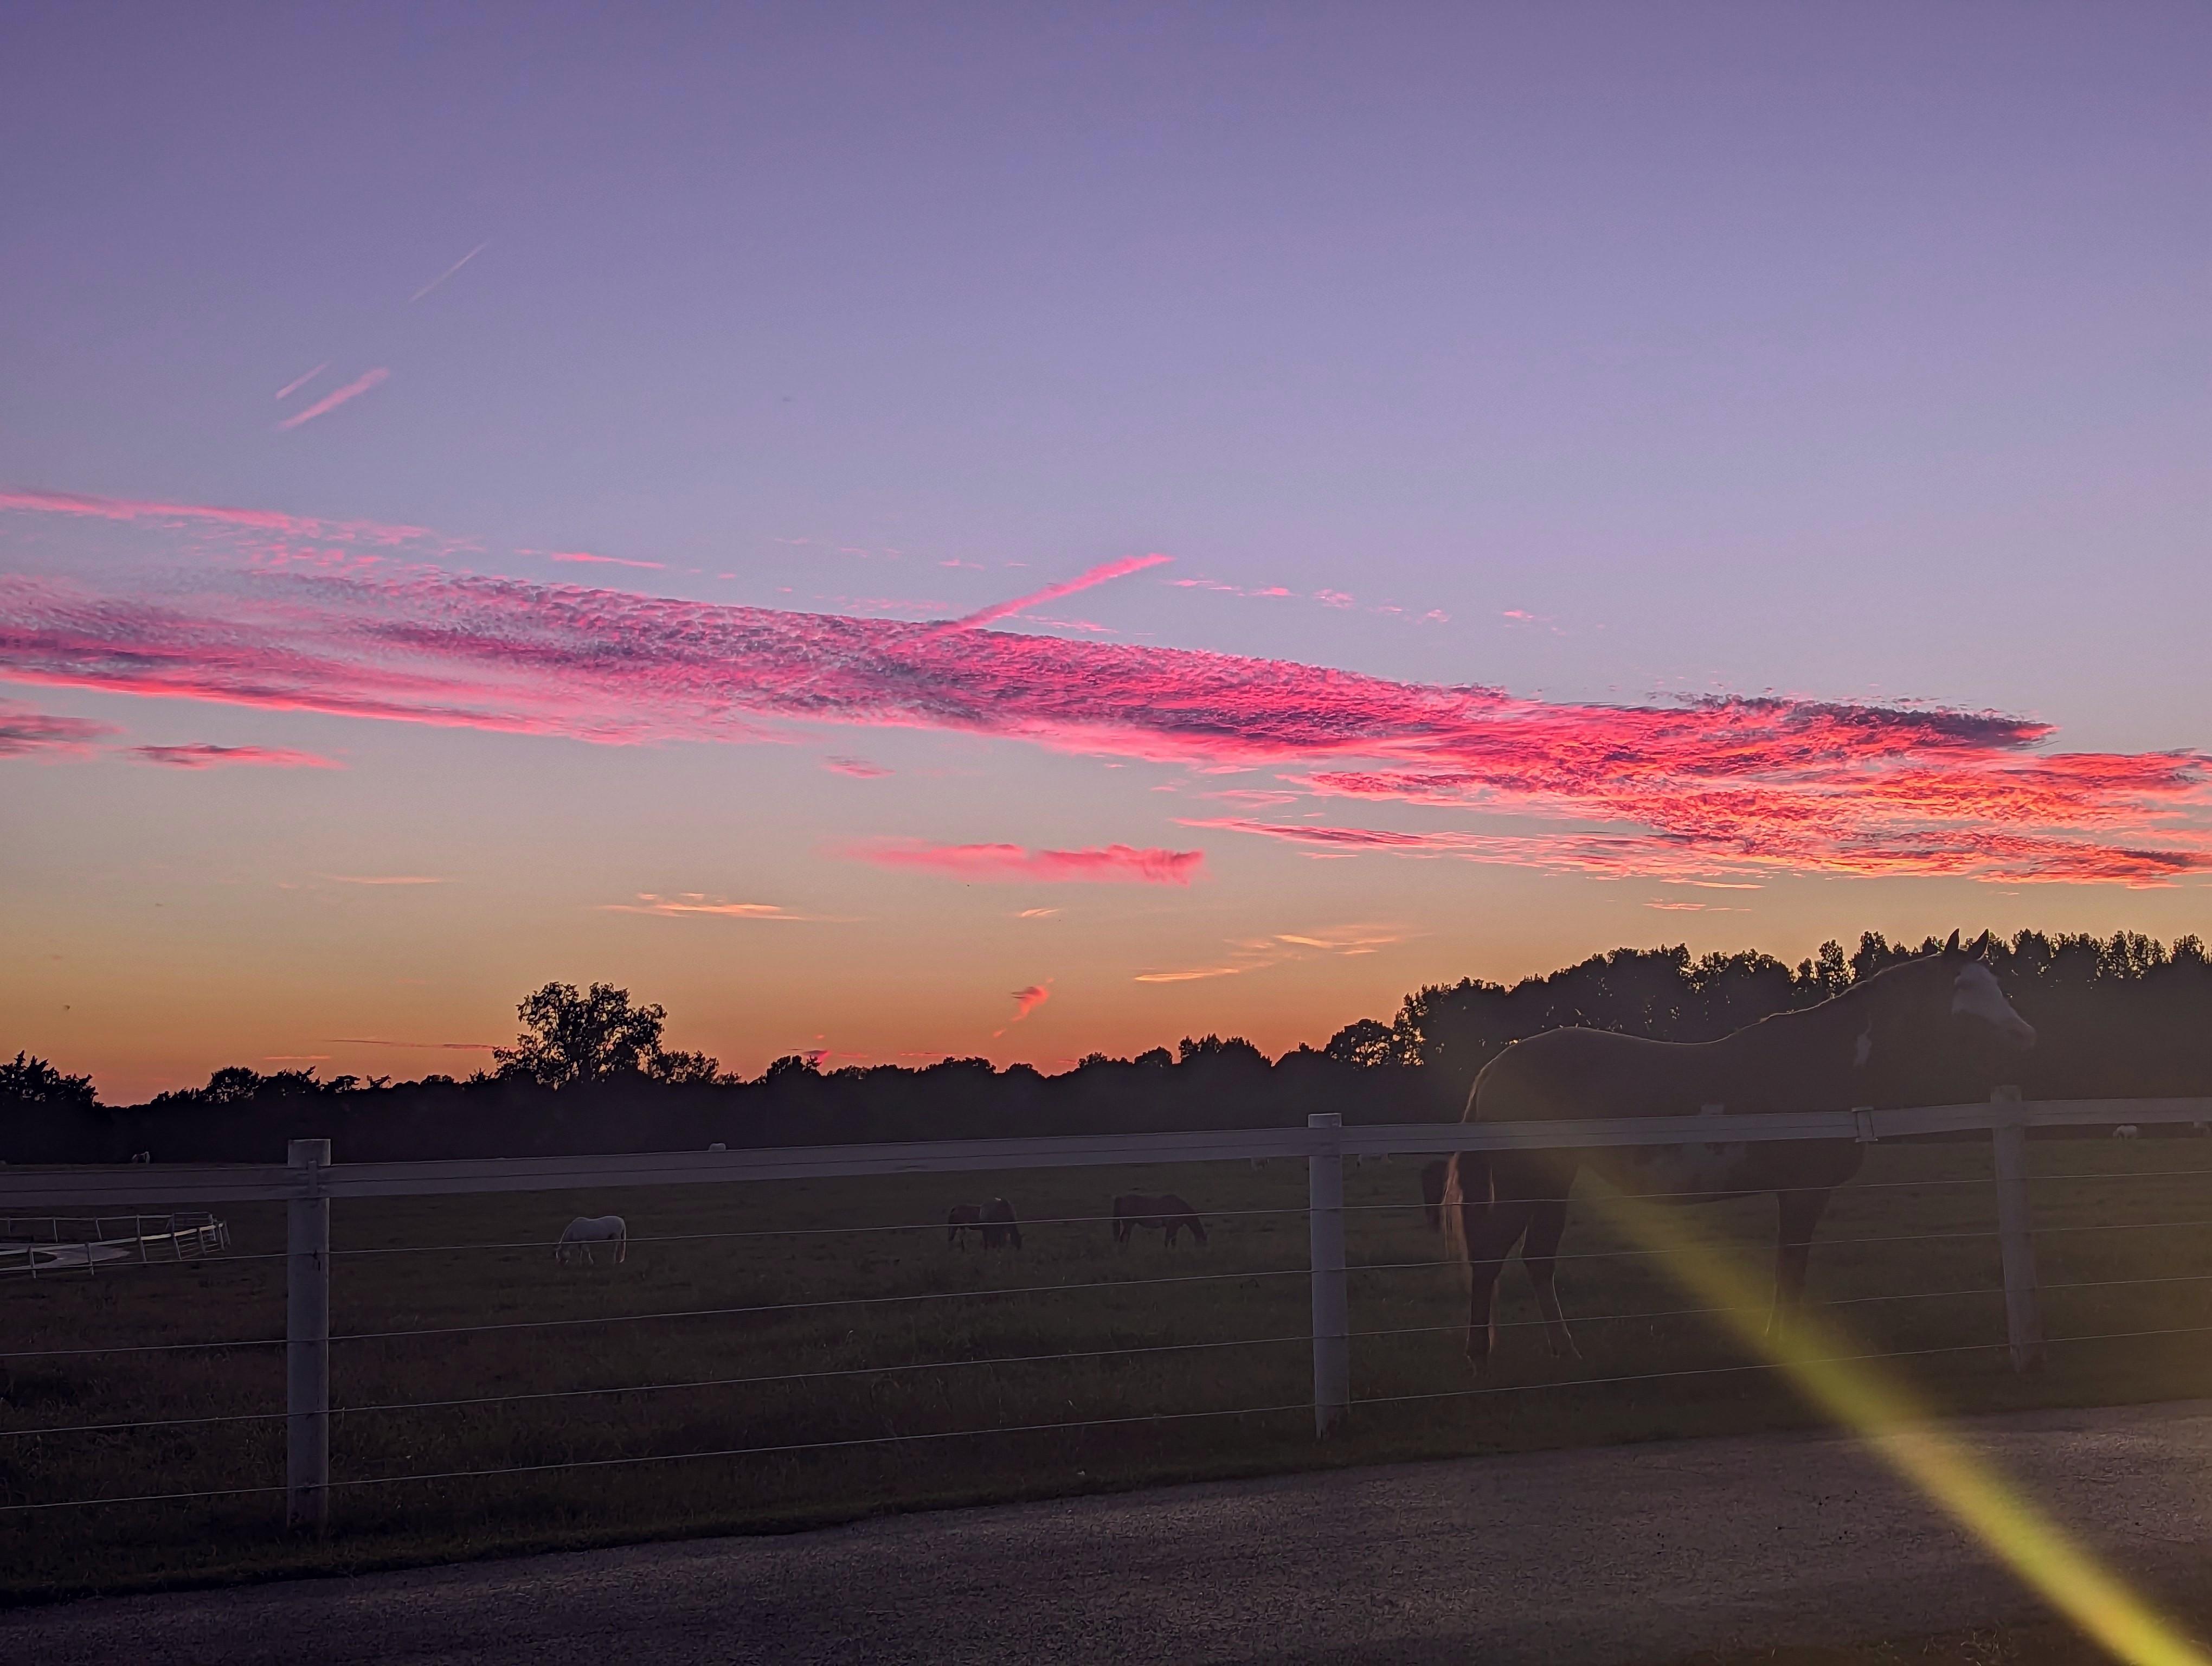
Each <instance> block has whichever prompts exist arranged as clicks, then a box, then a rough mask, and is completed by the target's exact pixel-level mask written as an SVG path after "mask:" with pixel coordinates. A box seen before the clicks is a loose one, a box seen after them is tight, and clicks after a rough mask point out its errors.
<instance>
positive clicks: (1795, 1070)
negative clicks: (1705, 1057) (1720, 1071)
mask: <svg viewBox="0 0 2212 1666" xmlns="http://www.w3.org/2000/svg"><path fill="white" fill-rule="evenodd" d="M1875 995H1876V992H1875V989H1874V988H1873V987H1872V985H1871V983H1870V982H1869V984H1868V985H1865V986H1863V987H1862V988H1857V989H1850V990H1846V991H1845V992H1844V994H1840V995H1838V996H1836V997H1834V998H1833V999H1832V1000H1824V1001H1822V1002H1821V1003H1820V1005H1819V1006H1808V1007H1805V1008H1802V1010H1800V1011H1797V1012H1777V1013H1774V1014H1773V1015H1772V1016H1771V1017H1768V1018H1761V1019H1760V1020H1759V1022H1758V1023H1756V1024H1753V1025H1746V1026H1745V1027H1744V1028H1743V1029H1741V1030H1738V1031H1735V1032H1734V1033H1733V1034H1731V1035H1727V1036H1723V1037H1721V1038H1720V1040H1718V1041H1717V1042H1713V1043H1709V1045H1711V1048H1712V1049H1713V1050H1714V1053H1715V1054H1716V1055H1717V1056H1719V1057H1721V1058H1723V1059H1724V1060H1726V1061H1727V1062H1728V1064H1729V1066H1730V1067H1731V1069H1730V1071H1729V1073H1730V1074H1731V1075H1738V1076H1741V1077H1742V1078H1743V1079H1744V1080H1745V1082H1746V1084H1747V1088H1749V1089H1750V1091H1749V1092H1747V1097H1759V1098H1768V1099H1771V1098H1772V1097H1774V1089H1775V1086H1776V1085H1778V1084H1785V1083H1802V1084H1803V1088H1802V1093H1800V1094H1798V1095H1795V1096H1790V1097H1802V1098H1803V1099H1804V1100H1805V1102H1806V1104H1807V1106H1808V1108H1811V1109H1824V1108H1825V1109H1832V1108H1833V1104H1834V1103H1835V1102H1839V1101H1842V1100H1844V1099H1845V1098H1847V1097H1848V1096H1849V1095H1850V1091H1851V1087H1852V1085H1853V1084H1854V1082H1855V1079H1856V1078H1857V1074H1858V1070H1857V1063H1858V1061H1857V1052H1858V1043H1859V1038H1860V1037H1862V1036H1863V1035H1865V1034H1866V1033H1867V1028H1868V1025H1869V1024H1870V1023H1874V1022H1876V1021H1878V1018H1877V1014H1878V1009H1879V1006H1880V1005H1881V1002H1880V1001H1879V1000H1877V999H1875Z"/></svg>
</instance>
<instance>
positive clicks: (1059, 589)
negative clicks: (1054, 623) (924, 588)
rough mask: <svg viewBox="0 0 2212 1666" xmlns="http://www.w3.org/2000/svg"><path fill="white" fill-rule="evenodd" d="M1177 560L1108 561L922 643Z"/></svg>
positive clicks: (958, 622) (998, 605)
mask: <svg viewBox="0 0 2212 1666" xmlns="http://www.w3.org/2000/svg"><path fill="white" fill-rule="evenodd" d="M1174 559H1175V557H1174V556H1122V557H1121V560H1119V561H1109V562H1106V563H1105V564H1104V565H1103V566H1100V567H1094V568H1092V569H1091V570H1090V571H1089V572H1087V573H1079V574H1078V575H1076V576H1075V577H1073V578H1072V579H1068V580H1066V581H1063V582H1061V583H1060V584H1053V585H1047V586H1046V587H1044V588H1043V589H1042V590H1040V591H1037V592H1036V593H1035V594H1033V595H1028V596H1019V597H1017V598H1015V599H1013V600H1012V601H1010V602H994V603H993V604H992V605H990V606H988V607H987V608H984V609H982V610H981V611H980V612H975V613H970V614H969V616H968V617H966V618H964V619H954V620H951V621H950V622H949V623H945V624H941V625H939V627H938V628H937V629H934V630H933V631H931V632H930V633H929V634H928V635H927V636H925V637H923V638H922V640H923V641H935V640H936V639H937V638H938V637H939V636H942V635H945V634H946V633H947V632H949V631H954V630H974V629H977V628H979V627H981V626H983V625H987V624H991V623H995V622H996V621H998V620H1000V619H1003V618H1006V617H1007V616H1008V615H1010V614H1014V613H1022V612H1026V611H1028V610H1029V609H1030V608H1032V607H1035V606H1036V605H1038V604H1039V603H1042V602H1054V601H1058V600H1059V599H1060V598H1061V597H1062V596H1072V595H1073V594H1074V593H1076V592H1077V591H1079V590H1088V589H1090V588H1091V586H1092V585H1094V584H1103V583H1105V582H1106V581H1107V580H1109V579H1118V578H1122V577H1125V576H1126V575H1128V574H1131V573H1140V572H1142V571H1143V570H1144V569H1146V568H1147V567H1158V566H1160V565H1162V564H1163V563H1164V562H1170V561H1173V560H1174Z"/></svg>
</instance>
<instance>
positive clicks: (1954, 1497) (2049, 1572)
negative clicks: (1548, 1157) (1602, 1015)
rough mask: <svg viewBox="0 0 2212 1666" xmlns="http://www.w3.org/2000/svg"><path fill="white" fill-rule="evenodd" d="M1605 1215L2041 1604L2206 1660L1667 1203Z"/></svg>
mask: <svg viewBox="0 0 2212 1666" xmlns="http://www.w3.org/2000/svg"><path fill="white" fill-rule="evenodd" d="M1602 1207H1606V1208H1607V1209H1608V1210H1610V1211H1611V1212H1613V1213H1614V1214H1615V1216H1616V1217H1617V1218H1618V1219H1620V1221H1621V1223H1622V1224H1623V1225H1625V1226H1626V1228H1627V1230H1628V1231H1630V1232H1631V1233H1632V1234H1633V1235H1634V1236H1635V1237H1637V1238H1638V1240H1639V1241H1640V1242H1642V1243H1644V1245H1645V1247H1647V1248H1649V1249H1656V1250H1657V1251H1659V1252H1660V1259H1661V1261H1662V1264H1664V1265H1665V1266H1666V1267H1667V1268H1668V1271H1669V1272H1671V1273H1672V1274H1674V1276H1675V1278H1676V1279H1678V1280H1680V1282H1681V1284H1682V1285H1683V1286H1685V1287H1686V1289H1688V1290H1689V1291H1691V1292H1692V1293H1694V1294H1695V1295H1696V1296H1697V1297H1698V1298H1700V1299H1701V1300H1704V1301H1706V1302H1709V1303H1711V1305H1713V1306H1714V1307H1716V1308H1718V1309H1721V1310H1723V1313H1722V1315H1721V1316H1722V1317H1723V1318H1724V1319H1725V1321H1726V1322H1727V1323H1728V1324H1729V1327H1730V1329H1734V1330H1735V1331H1736V1332H1737V1333H1738V1334H1739V1335H1741V1337H1742V1338H1743V1339H1744V1340H1745V1341H1747V1342H1748V1343H1749V1344H1750V1346H1752V1347H1753V1348H1755V1349H1757V1350H1759V1352H1761V1353H1765V1355H1766V1356H1767V1357H1768V1358H1769V1359H1772V1360H1773V1361H1774V1362H1775V1363H1776V1364H1777V1365H1780V1366H1781V1367H1782V1368H1783V1369H1784V1370H1785V1371H1787V1372H1788V1373H1789V1374H1790V1377H1791V1379H1792V1380H1793V1381H1794V1382H1795V1383H1796V1384H1797V1386H1798V1387H1799V1388H1800V1389H1802V1391H1803V1392H1804V1393H1805V1395H1807V1397H1808V1399H1810V1400H1811V1401H1812V1402H1814V1404H1815V1405H1817V1406H1819V1407H1820V1408H1821V1409H1822V1410H1823V1411H1825V1412H1826V1413H1827V1414H1829V1415H1830V1416H1832V1417H1833V1418H1835V1419H1837V1420H1838V1421H1840V1422H1842V1423H1844V1424H1846V1425H1848V1426H1850V1427H1851V1428H1853V1429H1855V1430H1857V1432H1858V1433H1859V1434H1860V1435H1862V1436H1863V1437H1864V1438H1865V1439H1866V1441H1867V1444H1868V1445H1869V1449H1870V1450H1872V1451H1873V1452H1874V1453H1875V1456H1878V1457H1879V1458H1881V1461H1882V1462H1885V1463H1887V1465H1888V1466H1889V1467H1890V1468H1892V1469H1893V1470H1895V1471H1896V1472H1897V1474H1899V1475H1900V1476H1901V1477H1903V1478H1904V1479H1905V1481H1907V1482H1908V1483H1910V1484H1911V1486H1913V1487H1917V1489H1918V1490H1919V1491H1920V1492H1922V1493H1924V1494H1925V1495H1926V1496H1927V1497H1928V1498H1929V1499H1930V1500H1931V1501H1933V1502H1934V1503H1935V1504H1936V1505H1938V1506H1939V1507H1941V1508H1942V1509H1943V1510H1944V1511H1948V1513H1949V1514H1950V1515H1951V1516H1952V1517H1953V1518H1954V1519H1955V1520H1956V1521H1958V1522H1959V1523H1960V1525H1961V1526H1963V1527H1965V1528H1966V1529H1967V1530H1968V1531H1970V1532H1971V1533H1972V1534H1973V1535H1975V1536H1976V1537H1977V1538H1978V1539H1980V1540H1981V1541H1982V1542H1983V1543H1984V1545H1986V1546H1987V1547H1989V1548H1990V1550H1991V1551H1992V1552H1993V1553H1994V1554H1996V1556H1997V1557H1998V1558H1999V1559H2001V1560H2002V1561H2003V1562H2004V1563H2005V1564H2006V1565H2007V1566H2009V1567H2010V1568H2011V1569H2012V1570H2013V1572H2015V1573H2016V1574H2018V1575H2019V1576H2020V1577H2021V1579H2022V1580H2024V1581H2025V1582H2026V1583H2027V1584H2028V1585H2029V1586H2030V1588H2032V1589H2033V1590H2035V1591H2037V1592H2038V1593H2039V1594H2040V1595H2041V1596H2043V1598H2044V1599H2045V1601H2046V1602H2049V1603H2050V1604H2051V1607H2052V1608H2056V1609H2057V1611H2058V1612H2059V1613H2061V1614H2064V1615H2065V1616H2066V1617H2067V1618H2068V1619H2069V1620H2072V1621H2073V1623H2074V1624H2075V1626H2078V1627H2079V1628H2080V1629H2081V1632H2082V1633H2084V1634H2085V1635H2087V1637H2089V1638H2091V1639H2093V1640H2094V1641H2095V1642H2097V1643H2098V1644H2100V1645H2102V1646H2103V1647H2104V1648H2106V1650H2108V1651H2111V1652H2112V1655H2113V1656H2115V1657H2117V1658H2118V1659H2121V1660H2124V1661H2127V1662H2129V1663H2130V1666H2212V1657H2208V1656H2207V1654H2206V1653H2205V1652H2204V1651H2203V1650H2202V1649H2201V1648H2199V1647H2198V1646H2197V1644H2196V1643H2194V1642H2193V1641H2191V1639H2189V1638H2188V1637H2187V1636H2186V1635H2185V1633H2183V1632H2182V1631H2181V1630H2180V1629H2179V1627H2178V1626H2175V1625H2174V1624H2173V1623H2172V1621H2171V1620H2167V1619H2166V1617H2165V1616H2163V1615H2161V1614H2159V1613H2158V1612H2157V1610H2156V1609H2154V1608H2153V1607H2152V1606H2151V1605H2150V1603H2149V1602H2147V1601H2146V1600H2144V1599H2143V1598H2142V1597H2141V1596H2137V1595H2136V1593H2135V1592H2134V1591H2133V1590H2130V1589H2129V1587H2128V1585H2127V1584H2126V1583H2125V1582H2124V1580H2123V1579H2121V1578H2119V1577H2118V1575H2117V1574H2115V1573H2113V1572H2112V1571H2111V1570H2109V1569H2107V1568H2106V1567H2105V1566H2103V1565H2102V1564H2101V1563H2100V1562H2099V1561H2098V1560H2097V1559H2096V1557H2095V1556H2093V1554H2091V1553H2090V1552H2089V1551H2088V1549H2087V1547H2084V1546H2082V1545H2081V1544H2078V1543H2076V1542H2075V1540H2074V1539H2073V1538H2072V1537H2071V1536H2070V1535H2069V1534H2068V1533H2067V1532H2066V1531H2065V1529H2063V1528H2062V1527H2060V1526H2059V1525H2058V1523H2057V1522H2055V1521H2053V1520H2051V1518H2050V1517H2048V1516H2046V1515H2045V1514H2044V1512H2043V1511H2041V1510H2039V1509H2038V1508H2037V1507H2036V1505H2034V1504H2033V1502H2032V1501H2031V1500H2030V1499H2027V1497H2026V1496H2025V1495H2024V1494H2023V1493H2021V1492H2020V1491H2019V1489H2018V1488H2016V1487H2015V1486H2014V1485H2013V1484H2012V1483H2011V1482H2009V1481H2007V1480H2006V1479H2005V1478H2004V1477H2003V1476H2002V1475H2001V1474H1998V1473H1997V1471H1996V1469H1995V1468H1993V1467H1992V1466H1990V1464H1989V1463H1988V1462H1986V1461H1984V1459H1983V1458H1981V1457H1979V1456H1978V1455H1976V1454H1975V1453H1974V1452H1973V1451H1972V1450H1971V1449H1970V1448H1969V1447H1968V1446H1967V1445H1966V1444H1965V1443H1964V1442H1962V1441H1960V1440H1959V1439H1958V1438H1955V1437H1954V1436H1952V1435H1950V1434H1948V1433H1947V1432H1945V1431H1944V1430H1943V1429H1942V1428H1941V1427H1940V1426H1938V1425H1937V1424H1936V1422H1935V1421H1934V1420H1933V1419H1932V1418H1931V1416H1930V1414H1929V1413H1928V1412H1927V1410H1926V1409H1925V1408H1923V1407H1921V1406H1920V1405H1918V1404H1917V1403H1916V1402H1914V1400H1913V1399H1912V1397H1911V1394H1910V1393H1909V1392H1908V1390H1907V1389H1905V1387H1904V1386H1903V1385H1902V1384H1900V1383H1897V1382H1895V1381H1893V1380H1890V1379H1889V1378H1887V1377H1885V1376H1884V1374H1883V1373H1882V1371H1881V1368H1880V1366H1879V1365H1877V1364H1875V1363H1872V1362H1869V1361H1868V1360H1865V1359H1848V1358H1840V1357H1838V1356H1842V1355H1847V1354H1851V1353H1864V1352H1865V1351H1866V1350H1864V1349H1863V1348H1862V1347H1856V1346H1854V1345H1851V1344H1850V1343H1848V1342H1847V1341H1846V1340H1845V1339H1844V1336H1843V1335H1842V1333H1841V1332H1840V1331H1839V1330H1838V1329H1836V1328H1835V1327H1834V1326H1832V1324H1830V1323H1828V1322H1826V1321H1824V1320H1822V1319H1820V1318H1818V1317H1816V1316H1811V1315H1807V1316H1802V1317H1801V1318H1800V1319H1798V1321H1797V1322H1796V1324H1795V1325H1794V1327H1793V1328H1792V1329H1790V1330H1789V1331H1788V1332H1787V1333H1786V1334H1785V1335H1782V1336H1781V1337H1779V1338H1777V1337H1774V1336H1770V1335H1767V1334H1766V1333H1765V1329H1764V1327H1763V1326H1762V1325H1761V1324H1760V1322H1759V1319H1758V1317H1757V1315H1758V1314H1759V1312H1760V1311H1761V1310H1763V1308H1764V1306H1765V1303H1764V1301H1763V1300H1762V1292H1761V1290H1760V1287H1759V1278H1758V1277H1757V1276H1756V1275H1755V1274H1753V1273H1752V1272H1751V1271H1750V1270H1749V1269H1747V1268H1746V1267H1745V1266H1744V1265H1743V1264H1742V1261H1741V1257H1740V1256H1737V1255H1735V1254H1734V1253H1732V1252H1731V1251H1730V1250H1729V1249H1726V1248H1724V1247H1723V1246H1722V1245H1721V1244H1720V1243H1717V1241H1715V1240H1714V1239H1712V1238H1711V1237H1707V1236H1705V1235H1704V1234H1703V1233H1702V1231H1699V1229H1697V1228H1694V1227H1692V1225H1691V1224H1690V1223H1689V1222H1688V1221H1687V1220H1686V1219H1684V1216H1685V1214H1686V1211H1683V1210H1681V1209H1679V1208H1668V1207H1663V1206H1661V1205H1657V1204H1653V1203H1650V1202H1646V1201H1643V1200H1640V1199H1638V1198H1633V1197H1629V1196H1626V1195H1622V1194H1620V1193H1616V1192H1613V1191H1612V1190H1610V1189H1607V1191H1606V1192H1605V1193H1604V1194H1603V1196H1602Z"/></svg>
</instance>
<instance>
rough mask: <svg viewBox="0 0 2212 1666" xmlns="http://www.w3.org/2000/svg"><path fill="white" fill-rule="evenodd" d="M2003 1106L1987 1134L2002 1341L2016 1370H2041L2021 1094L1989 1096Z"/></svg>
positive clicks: (2005, 1090)
mask: <svg viewBox="0 0 2212 1666" xmlns="http://www.w3.org/2000/svg"><path fill="white" fill-rule="evenodd" d="M1990 1100H1991V1101H1992V1102H1993V1103H1995V1104H1998V1105H2001V1106H2004V1107H2007V1109H2004V1110H1998V1111H1996V1113H1995V1114H1994V1116H1993V1117H1992V1126H1991V1128H1990V1137H1991V1139H1992V1140H1993V1141H1994V1142H1995V1144H1996V1170H1997V1247H1998V1249H1999V1251H2000V1252H2001V1253H2002V1256H2003V1257H2004V1295H2005V1340H2006V1341H2008V1342H2009V1343H2011V1344H2012V1368H2013V1369H2014V1370H2015V1371H2040V1370H2041V1369H2042V1368H2043V1308H2042V1303H2041V1299H2040V1298H2039V1295H2038V1293H2037V1292H2038V1286H2037V1284H2036V1280H2035V1231H2034V1221H2033V1213H2032V1212H2031V1209H2030V1207H2029V1203H2028V1197H2027V1121H2026V1119H2025V1117H2024V1116H2022V1114H2021V1110H2020V1090H2019V1089H2018V1088H2016V1087H2001V1088H1997V1089H1996V1090H1995V1091H1992V1092H1991V1093H1990Z"/></svg>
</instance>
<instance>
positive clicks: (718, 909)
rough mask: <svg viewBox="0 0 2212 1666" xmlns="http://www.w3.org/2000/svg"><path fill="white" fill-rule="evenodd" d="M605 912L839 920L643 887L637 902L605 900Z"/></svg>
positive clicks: (702, 917) (664, 916)
mask: <svg viewBox="0 0 2212 1666" xmlns="http://www.w3.org/2000/svg"><path fill="white" fill-rule="evenodd" d="M599 911H600V912H601V913H602V914H652V915H659V916H660V917H661V918H662V919H664V920H789V921H806V922H808V923H810V924H817V925H818V924H823V923H836V922H835V921H832V917H831V916H830V915H826V914H795V913H793V911H792V910H791V909H787V908H781V907H779V906H778V905H777V904H775V903H732V902H731V901H729V900H728V899H727V898H726V897H709V896H708V895H707V894H706V893H705V892H704V891H679V892H678V893H677V894H676V895H675V896H673V897H660V896H656V895H655V894H653V892H651V891H640V892H639V893H638V898H637V901H635V903H601V904H600V905H599Z"/></svg>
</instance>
